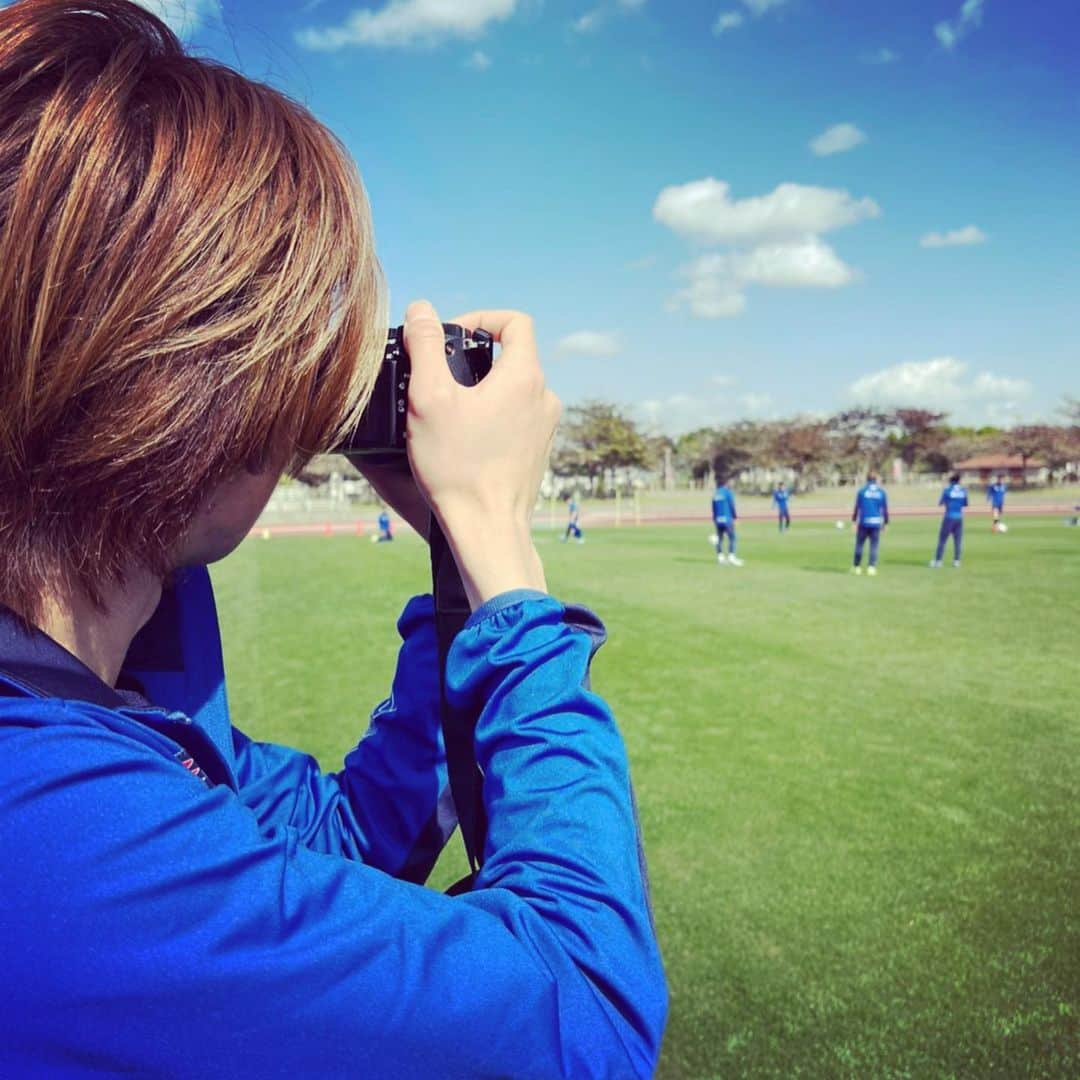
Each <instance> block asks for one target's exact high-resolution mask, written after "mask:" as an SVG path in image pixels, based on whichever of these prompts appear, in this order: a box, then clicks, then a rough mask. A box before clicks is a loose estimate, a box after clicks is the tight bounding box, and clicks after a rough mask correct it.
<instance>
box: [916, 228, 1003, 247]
mask: <svg viewBox="0 0 1080 1080" xmlns="http://www.w3.org/2000/svg"><path fill="white" fill-rule="evenodd" d="M986 240H987V236H986V233H984V232H983V231H982V229H980V228H978V226H976V225H965V226H964V228H962V229H953V230H952V231H950V232H945V233H939V232H929V233H927V234H926V235H925V236H923V237H922V238H921V239H920V240H919V247H924V248H943V247H970V246H971V245H972V244H985V243H986Z"/></svg>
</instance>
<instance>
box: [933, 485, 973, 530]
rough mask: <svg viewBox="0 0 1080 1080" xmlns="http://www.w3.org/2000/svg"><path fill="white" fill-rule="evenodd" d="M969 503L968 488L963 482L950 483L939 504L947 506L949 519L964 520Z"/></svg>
mask: <svg viewBox="0 0 1080 1080" xmlns="http://www.w3.org/2000/svg"><path fill="white" fill-rule="evenodd" d="M967 504H968V495H967V488H966V487H964V485H963V484H950V485H949V486H948V487H947V488H946V489H945V490H944V491H943V492H942V493H941V498H940V499H938V506H944V507H945V517H946V518H948V520H949V521H962V520H963V517H964V507H965V506H967Z"/></svg>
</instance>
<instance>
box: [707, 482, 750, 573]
mask: <svg viewBox="0 0 1080 1080" xmlns="http://www.w3.org/2000/svg"><path fill="white" fill-rule="evenodd" d="M712 516H713V524H714V525H715V526H716V561H717V562H718V563H720V565H721V566H723V564H724V563H725V562H729V563H731V565H732V566H742V564H743V561H742V559H740V558H739V557H738V556H737V555H736V554H735V519H736V518H737V517H738V516H739V515H738V514H737V513H736V511H735V494H734V492H732V490H731V488H729V487H728V486H727V485H726V484H724V483H718V484H717V485H716V490H715V491H714V492H713V497H712ZM725 536H726V537H727V539H728V553H727V558H726V559H725V558H724V537H725Z"/></svg>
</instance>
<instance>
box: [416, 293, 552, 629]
mask: <svg viewBox="0 0 1080 1080" xmlns="http://www.w3.org/2000/svg"><path fill="white" fill-rule="evenodd" d="M453 321H454V322H456V323H458V324H460V325H461V326H464V327H466V329H469V330H476V329H483V330H486V331H488V332H489V333H490V334H492V335H493V336H494V338H495V340H496V341H498V342H500V343H501V344H502V354H501V355H500V357H499V359H498V360H497V361H496V362H495V365H494V366H493V368H492V370H491V373H490V374H489V375H488V376H487V378H485V379H484V381H483V382H481V383H480V384H479V385H478V386H475V387H468V388H466V387H464V386H461V385H460V384H459V383H457V382H456V381H455V379H454V377H453V375H452V374H451V373H450V369H449V367H448V366H447V363H446V352H445V347H444V337H443V328H442V323H441V322H440V320H439V316H438V315H437V314H436V313H435V310H434V308H432V306H431V305H430V304H429V303H427V302H426V301H420V302H417V303H414V304H411V305H410V306H409V309H408V311H407V313H406V317H405V342H406V348H407V349H408V350H409V357H410V360H411V362H412V381H411V383H410V384H409V420H408V432H407V437H408V446H409V462H410V464H411V466H412V471H413V475H414V476H415V477H416V482H417V484H418V485H419V487H420V490H421V492H422V493H423V495H424V498H425V499H426V500H427V502H428V505H429V506H430V507H431V509H432V512H433V513H434V514H435V516H436V518H437V519H438V521H439V524H440V525H441V526H442V529H443V532H444V533H445V534H446V536H447V539H448V540H449V542H450V547H451V549H452V551H453V553H454V558H455V560H456V562H457V564H458V569H459V570H460V571H461V576H462V580H463V582H464V584H465V591H466V593H467V594H468V597H469V603H470V605H471V606H472V607H473V609H474V610H475V609H476V608H477V607H479V606H480V604H482V603H484V601H486V600H489V599H491V598H492V597H493V596H497V595H498V594H499V593H503V592H507V591H508V590H510V589H521V588H527V589H538V590H541V591H546V584H545V581H544V570H543V567H542V566H541V564H540V558H539V556H538V555H537V553H536V549H535V547H534V546H533V542H532V531H531V526H530V518H531V516H532V510H533V506H534V504H535V502H536V496H537V492H538V491H539V488H540V481H541V480H542V479H543V475H544V469H545V467H546V465H547V458H548V454H549V452H550V449H551V440H552V438H553V436H554V434H555V427H556V425H557V424H558V421H559V413H560V411H561V406H560V404H559V399H558V398H557V397H556V396H555V395H554V394H553V393H552V392H551V391H550V390H548V389H546V387H545V385H544V375H543V372H542V370H541V368H540V361H539V359H538V357H537V354H536V341H535V338H534V335H533V327H532V320H531V319H530V318H529V317H528V316H527V315H523V314H521V313H520V312H514V311H489V312H473V313H471V314H468V315H461V316H458V317H457V318H455V319H454V320H453Z"/></svg>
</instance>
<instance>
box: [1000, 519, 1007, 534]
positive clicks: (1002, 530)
mask: <svg viewBox="0 0 1080 1080" xmlns="http://www.w3.org/2000/svg"><path fill="white" fill-rule="evenodd" d="M1008 531H1009V526H1008V525H1006V524H1005V522H1004V521H999V522H998V532H1008Z"/></svg>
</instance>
